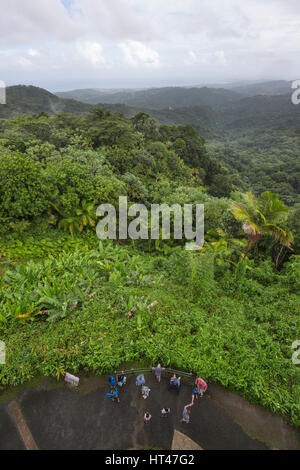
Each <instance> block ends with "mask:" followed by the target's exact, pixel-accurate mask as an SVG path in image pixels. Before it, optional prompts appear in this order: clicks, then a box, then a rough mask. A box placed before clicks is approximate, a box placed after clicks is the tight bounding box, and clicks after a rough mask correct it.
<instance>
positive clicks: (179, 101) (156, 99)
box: [56, 87, 241, 109]
mask: <svg viewBox="0 0 300 470" xmlns="http://www.w3.org/2000/svg"><path fill="white" fill-rule="evenodd" d="M56 95H57V96H58V97H59V98H72V99H77V100H78V99H80V100H81V101H84V102H86V103H89V104H99V103H109V104H126V105H128V106H133V107H140V108H147V109H166V108H181V107H184V108H186V107H189V106H213V107H218V106H222V105H224V104H226V103H231V102H233V101H236V100H238V99H240V98H241V94H240V93H237V92H235V91H232V90H226V89H223V88H208V87H202V88H198V87H193V88H185V87H164V88H150V89H145V90H126V91H115V92H113V93H107V92H103V91H99V90H97V89H87V90H74V91H68V92H59V93H56Z"/></svg>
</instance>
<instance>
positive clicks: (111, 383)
mask: <svg viewBox="0 0 300 470" xmlns="http://www.w3.org/2000/svg"><path fill="white" fill-rule="evenodd" d="M107 381H108V384H109V386H110V388H113V387H115V385H116V383H117V381H116V379H115V378H114V376H113V375H110V376H109V377H108V379H107Z"/></svg>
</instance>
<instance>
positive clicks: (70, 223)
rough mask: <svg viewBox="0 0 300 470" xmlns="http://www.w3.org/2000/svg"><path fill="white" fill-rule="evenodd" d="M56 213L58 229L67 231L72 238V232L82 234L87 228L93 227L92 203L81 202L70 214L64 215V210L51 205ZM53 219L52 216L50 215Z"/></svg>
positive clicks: (93, 213)
mask: <svg viewBox="0 0 300 470" xmlns="http://www.w3.org/2000/svg"><path fill="white" fill-rule="evenodd" d="M51 205H52V207H53V208H54V209H55V211H56V213H57V214H58V216H59V217H60V220H59V223H58V227H61V228H63V229H64V230H68V231H69V232H70V234H71V235H72V236H73V234H74V232H76V231H78V232H82V231H83V229H84V228H85V227H87V226H90V227H94V226H95V219H94V217H95V215H96V210H95V205H94V204H93V203H90V202H87V201H86V200H83V201H82V202H81V205H80V206H79V207H77V208H76V209H74V210H73V212H72V214H68V215H66V214H65V212H64V209H63V208H61V207H60V206H59V205H57V204H53V203H51ZM50 217H53V214H51V215H50Z"/></svg>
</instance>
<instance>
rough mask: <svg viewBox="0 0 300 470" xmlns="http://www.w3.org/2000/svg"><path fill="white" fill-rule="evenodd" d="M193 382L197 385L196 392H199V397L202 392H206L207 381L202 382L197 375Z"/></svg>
mask: <svg viewBox="0 0 300 470" xmlns="http://www.w3.org/2000/svg"><path fill="white" fill-rule="evenodd" d="M195 384H196V385H197V389H198V393H199V394H200V396H201V398H202V397H203V394H204V393H205V392H206V390H207V383H206V382H204V380H203V379H201V377H198V378H197V379H196V382H195Z"/></svg>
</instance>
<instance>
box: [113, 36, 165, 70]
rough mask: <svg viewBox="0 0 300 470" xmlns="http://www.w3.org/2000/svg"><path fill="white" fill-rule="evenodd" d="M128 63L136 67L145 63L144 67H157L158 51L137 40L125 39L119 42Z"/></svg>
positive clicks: (158, 61) (158, 60) (158, 63)
mask: <svg viewBox="0 0 300 470" xmlns="http://www.w3.org/2000/svg"><path fill="white" fill-rule="evenodd" d="M120 48H121V49H122V51H123V53H124V57H125V61H126V62H127V64H128V65H131V66H133V67H138V66H140V65H145V66H146V67H158V66H159V65H160V57H159V54H158V52H156V51H155V50H154V49H152V48H151V47H149V46H146V45H145V44H143V43H142V42H139V41H126V42H125V43H122V44H120Z"/></svg>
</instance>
